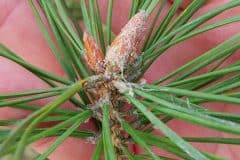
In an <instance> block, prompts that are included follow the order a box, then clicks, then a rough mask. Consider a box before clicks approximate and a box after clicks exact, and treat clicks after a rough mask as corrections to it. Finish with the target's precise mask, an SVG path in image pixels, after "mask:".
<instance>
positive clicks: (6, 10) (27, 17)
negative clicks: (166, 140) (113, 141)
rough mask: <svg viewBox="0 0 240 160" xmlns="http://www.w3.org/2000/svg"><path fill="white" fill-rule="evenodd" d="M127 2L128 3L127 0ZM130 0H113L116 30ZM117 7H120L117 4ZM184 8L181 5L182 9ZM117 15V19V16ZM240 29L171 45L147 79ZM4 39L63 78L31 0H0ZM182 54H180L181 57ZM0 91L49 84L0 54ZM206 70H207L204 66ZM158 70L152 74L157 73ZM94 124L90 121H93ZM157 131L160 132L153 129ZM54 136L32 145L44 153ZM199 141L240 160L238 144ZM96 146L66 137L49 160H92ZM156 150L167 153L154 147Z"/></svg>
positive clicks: (212, 4)
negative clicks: (32, 7) (32, 8)
mask: <svg viewBox="0 0 240 160" xmlns="http://www.w3.org/2000/svg"><path fill="white" fill-rule="evenodd" d="M123 1H124V2H123ZM189 1H191V0H186V1H185V2H184V4H183V5H182V8H184V7H186V6H187V4H188V3H189ZM228 1H229V0H209V1H207V3H206V4H205V5H204V6H203V7H202V8H201V9H200V10H199V12H198V13H196V14H195V17H197V16H199V15H201V14H203V13H206V12H208V11H209V10H211V9H213V8H216V7H217V6H221V5H223V4H224V3H226V2H228ZM99 4H100V9H101V11H102V16H103V19H105V15H106V10H107V3H106V0H100V1H99ZM130 4H131V1H130V0H121V1H116V3H115V4H114V8H115V9H113V10H114V13H113V31H114V32H115V33H118V32H119V31H120V29H121V27H122V26H123V25H124V24H125V23H126V22H127V18H126V17H128V12H127V11H129V7H130ZM170 4H171V2H170V1H169V3H168V4H167V6H166V8H165V9H164V12H166V11H167V10H168V8H169V7H170ZM116 8H117V9H116ZM239 9H240V8H239V7H238V8H234V9H231V10H229V11H227V12H224V13H223V14H221V15H220V16H217V17H216V18H215V19H214V20H213V21H215V20H220V19H223V18H226V17H229V16H233V15H237V11H239ZM179 12H180V10H179ZM114 17H117V18H114ZM239 31H240V28H239V23H235V24H231V25H228V26H225V27H221V28H219V29H216V30H214V31H210V32H207V33H204V34H202V35H200V36H197V37H194V38H191V39H190V40H187V41H185V42H183V43H181V44H178V45H176V46H174V47H172V48H171V49H169V50H168V51H167V52H166V54H164V55H163V56H161V58H160V59H159V60H157V62H155V63H154V64H153V65H152V67H151V68H150V70H149V71H148V72H147V73H146V74H145V78H146V79H147V80H148V82H151V81H154V80H155V79H157V78H159V77H161V76H163V75H166V74H167V73H169V72H171V71H173V70H174V69H176V68H177V67H179V66H181V65H182V64H184V63H186V62H188V61H189V60H191V59H193V58H194V57H197V56H199V55H200V54H202V53H204V52H206V51H208V50H209V49H211V48H212V47H214V46H216V45H217V44H219V43H221V42H223V41H224V40H226V39H228V38H229V37H231V36H232V35H234V34H236V33H238V32H239ZM0 42H1V43H3V44H4V45H6V46H7V47H8V48H10V49H11V50H13V51H14V52H15V53H17V54H18V55H19V56H21V57H22V58H23V59H25V60H26V61H28V62H30V63H32V64H34V65H36V66H38V67H41V68H43V69H45V70H48V71H49V72H52V73H55V74H57V75H59V76H63V77H65V76H66V75H65V73H64V72H63V70H62V69H61V67H60V66H59V64H58V63H57V61H56V59H55V57H54V55H53V54H52V53H51V51H50V49H49V47H48V45H47V42H46V41H45V40H44V37H43V36H42V33H41V31H40V29H39V27H38V25H37V22H36V21H35V19H34V16H33V13H32V11H31V9H30V7H29V5H28V4H27V1H26V0H11V1H9V0H1V1H0ZM179 54H181V56H178V55H179ZM236 59H239V54H236V55H235V56H232V57H231V58H230V59H229V60H228V61H227V62H226V63H225V65H226V64H229V63H232V62H233V61H234V60H236ZM0 66H1V67H0V75H2V76H1V78H0V91H1V93H3V92H6V93H7V92H14V91H23V90H33V89H40V88H47V87H48V86H47V85H46V84H45V83H44V82H42V81H41V80H39V79H38V78H36V77H35V76H34V75H33V74H31V73H29V72H28V71H26V70H25V69H23V68H21V67H20V66H18V65H16V64H14V63H12V62H10V61H8V60H6V59H4V58H2V57H0ZM203 71H204V70H203ZM153 73H154V74H153ZM49 100H50V99H48V100H44V101H38V102H36V103H37V104H40V105H43V104H45V103H47V102H48V101H49ZM205 106H206V107H209V108H212V109H214V110H216V111H225V112H234V113H240V109H239V108H238V107H236V106H233V105H226V104H219V103H211V104H205ZM63 107H65V108H73V106H72V105H71V104H70V103H66V104H64V105H63ZM27 114H28V112H26V111H23V110H17V109H11V108H7V107H5V108H1V109H0V120H4V119H12V118H20V117H25V116H26V115H27ZM90 125H91V124H90ZM169 126H170V127H171V128H172V129H173V130H174V131H176V132H177V133H178V134H180V135H182V136H219V137H231V136H232V135H228V134H225V133H220V132H216V131H213V130H210V129H205V128H201V127H197V126H194V125H191V124H189V123H185V122H184V123H183V122H182V121H177V120H173V121H171V122H170V123H169ZM155 132H156V133H157V134H159V133H158V132H157V131H155ZM54 139H55V138H48V139H44V140H41V141H39V142H37V143H35V144H34V145H33V147H34V149H36V150H37V151H38V152H40V153H42V152H44V150H45V149H46V148H47V147H48V146H49V145H50V144H51V143H52V142H53V140H54ZM194 145H195V146H197V147H199V148H201V149H203V150H205V151H209V152H211V153H215V154H217V155H219V156H222V157H225V158H227V159H230V160H236V159H240V154H239V153H240V147H239V146H234V145H216V144H211V145H204V144H194ZM134 150H135V151H136V152H137V153H143V151H142V150H141V149H140V148H139V147H138V146H135V147H134ZM93 151H94V145H92V144H89V143H88V142H86V141H84V140H79V139H74V138H68V139H67V140H66V141H65V142H64V143H63V144H62V145H61V146H60V147H59V148H58V149H57V150H56V151H55V152H54V153H53V154H51V156H50V159H51V160H78V159H82V160H89V159H90V157H91V154H92V152H93ZM154 151H155V152H156V153H162V154H165V155H166V153H164V152H162V151H160V150H158V149H154Z"/></svg>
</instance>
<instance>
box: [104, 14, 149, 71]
mask: <svg viewBox="0 0 240 160" xmlns="http://www.w3.org/2000/svg"><path fill="white" fill-rule="evenodd" d="M147 17H148V16H147V13H146V12H145V11H140V12H139V13H137V14H136V15H135V16H133V17H132V18H131V19H130V20H129V22H128V23H127V24H126V25H125V26H124V27H123V28H122V30H121V32H120V34H119V35H118V36H117V37H116V38H115V39H114V40H113V42H112V44H111V45H110V47H109V48H108V50H107V53H106V58H105V62H106V70H107V71H110V72H112V71H121V70H122V69H123V67H124V66H125V65H126V64H131V63H132V62H134V61H135V60H136V59H137V57H138V56H139V52H140V49H141V48H140V47H141V42H142V39H144V36H145V34H146V23H147Z"/></svg>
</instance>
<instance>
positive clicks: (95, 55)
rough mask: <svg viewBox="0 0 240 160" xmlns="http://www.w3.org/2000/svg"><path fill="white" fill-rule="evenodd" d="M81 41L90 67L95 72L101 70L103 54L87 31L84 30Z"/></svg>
mask: <svg viewBox="0 0 240 160" xmlns="http://www.w3.org/2000/svg"><path fill="white" fill-rule="evenodd" d="M83 42H84V47H85V50H86V54H87V62H88V64H89V66H90V68H91V69H92V70H94V71H95V72H97V73H99V72H101V71H103V68H104V67H103V64H104V54H103V53H102V51H101V49H100V48H99V46H98V45H97V43H96V42H95V41H94V39H93V37H92V36H90V34H88V33H87V32H84V34H83Z"/></svg>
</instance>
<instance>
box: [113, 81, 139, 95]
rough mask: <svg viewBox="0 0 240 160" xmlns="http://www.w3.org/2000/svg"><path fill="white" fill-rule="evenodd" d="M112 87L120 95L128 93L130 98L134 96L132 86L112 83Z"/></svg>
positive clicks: (120, 82) (121, 82)
mask: <svg viewBox="0 0 240 160" xmlns="http://www.w3.org/2000/svg"><path fill="white" fill-rule="evenodd" d="M113 85H114V87H116V88H117V89H118V91H119V92H120V93H128V94H129V95H130V96H134V93H133V89H132V85H130V83H126V82H123V81H113Z"/></svg>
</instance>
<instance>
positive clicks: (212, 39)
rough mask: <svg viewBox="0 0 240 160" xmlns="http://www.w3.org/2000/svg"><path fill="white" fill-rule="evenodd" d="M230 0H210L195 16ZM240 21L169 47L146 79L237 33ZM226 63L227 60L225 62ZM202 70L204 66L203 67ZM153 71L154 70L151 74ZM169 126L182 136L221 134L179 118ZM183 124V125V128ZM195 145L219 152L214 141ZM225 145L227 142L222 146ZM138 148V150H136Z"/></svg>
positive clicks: (217, 106)
mask: <svg viewBox="0 0 240 160" xmlns="http://www.w3.org/2000/svg"><path fill="white" fill-rule="evenodd" d="M227 2H229V1H224V0H223V1H211V2H208V3H206V4H205V5H204V6H203V7H202V8H201V9H200V11H199V12H198V13H197V14H195V17H198V16H200V15H202V14H203V13H207V12H208V11H210V10H212V9H213V8H216V7H217V6H221V5H223V4H225V3H227ZM238 10H239V7H238V8H234V9H231V10H230V11H227V12H224V13H223V14H221V15H220V16H217V17H216V18H215V19H214V20H212V21H211V22H208V24H209V23H212V22H213V21H216V20H220V19H224V18H226V17H229V16H233V15H237V14H238ZM238 26H239V23H235V24H232V25H231V27H230V25H229V26H225V27H221V28H219V29H217V30H214V31H210V32H207V33H205V34H201V35H200V36H197V37H195V38H191V39H190V40H187V41H185V42H182V43H181V44H178V45H176V46H174V47H172V48H171V49H169V50H167V51H166V53H165V54H164V55H162V56H161V57H160V58H159V59H158V60H157V61H156V62H155V63H154V64H153V65H152V66H151V68H150V69H149V70H148V72H147V73H146V74H145V76H146V79H147V80H148V81H149V82H151V81H154V80H156V79H159V78H160V77H162V76H164V75H166V74H168V73H170V72H171V71H174V70H175V69H176V68H178V67H180V66H181V65H183V64H185V63H186V62H188V61H190V60H191V59H193V58H195V57H197V56H199V55H201V54H202V53H204V52H206V51H208V50H209V49H211V48H212V47H214V46H216V45H217V44H219V43H221V42H223V41H224V40H227V39H228V38H230V37H231V36H233V35H234V34H236V33H238V32H239V31H240V30H239V27H238ZM237 57H239V53H237V54H236V55H235V56H233V57H232V58H230V59H229V60H228V61H227V62H226V63H227V64H229V63H232V62H233V61H234V59H235V60H236V59H238V58H237ZM225 65H226V64H225ZM202 72H204V70H203V71H202ZM153 73H154V74H153ZM208 107H210V108H212V109H215V110H218V111H223V110H224V107H229V105H227V106H224V104H216V103H214V104H213V103H212V104H209V105H208ZM170 126H171V128H172V129H173V130H174V131H176V132H177V133H179V134H180V135H185V136H199V137H201V136H203V134H204V133H206V135H205V134H204V136H220V135H221V134H220V133H219V132H215V131H213V130H209V129H203V128H200V127H196V126H193V125H189V124H186V123H182V122H180V121H173V122H171V123H170ZM183 128H186V129H183ZM197 147H199V148H202V149H204V150H207V151H210V152H212V153H214V152H218V150H219V146H217V145H205V144H204V145H197ZM225 147H226V146H225ZM139 151H140V150H139ZM158 152H159V153H163V152H162V151H160V150H158ZM231 156H232V155H227V154H226V155H225V157H231Z"/></svg>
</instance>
